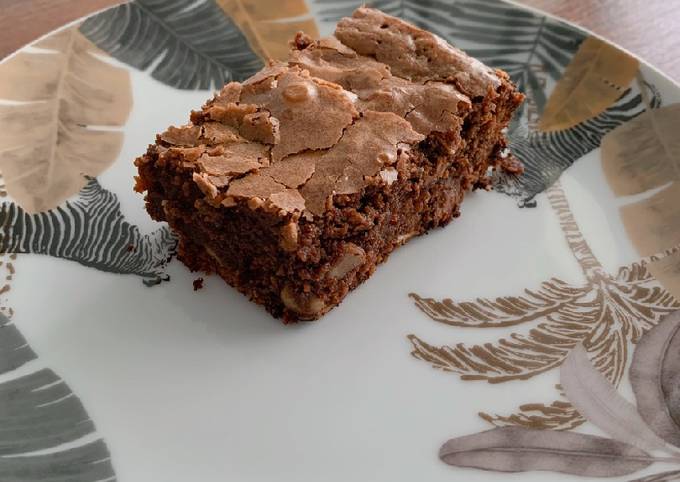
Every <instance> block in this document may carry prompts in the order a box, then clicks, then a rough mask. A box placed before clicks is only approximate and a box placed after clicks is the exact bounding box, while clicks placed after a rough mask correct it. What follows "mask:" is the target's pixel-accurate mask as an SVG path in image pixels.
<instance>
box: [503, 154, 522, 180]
mask: <svg viewBox="0 0 680 482" xmlns="http://www.w3.org/2000/svg"><path fill="white" fill-rule="evenodd" d="M501 169H502V170H503V171H505V172H507V173H508V174H515V175H519V174H522V173H524V165H523V164H522V161H520V160H519V159H517V158H516V157H515V156H513V155H512V154H508V155H507V156H506V157H504V158H503V159H501Z"/></svg>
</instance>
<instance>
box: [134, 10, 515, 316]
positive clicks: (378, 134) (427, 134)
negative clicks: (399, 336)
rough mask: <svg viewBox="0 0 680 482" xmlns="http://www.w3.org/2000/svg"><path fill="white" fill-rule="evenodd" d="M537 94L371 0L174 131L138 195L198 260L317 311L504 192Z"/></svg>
mask: <svg viewBox="0 0 680 482" xmlns="http://www.w3.org/2000/svg"><path fill="white" fill-rule="evenodd" d="M522 99H523V96H522V95H521V94H520V93H518V92H517V91H516V89H515V88H514V86H513V85H512V84H511V83H510V82H509V80H508V77H507V74H505V73H504V72H501V71H495V70H492V69H490V68H488V67H486V66H484V65H483V64H481V63H480V62H478V61H476V60H474V59H472V58H470V57H468V56H467V55H465V54H464V53H463V52H461V51H459V50H457V49H455V48H453V47H451V46H450V45H448V44H446V43H445V42H444V41H443V40H441V39H439V38H438V37H436V36H434V35H432V34H430V33H428V32H425V31H423V30H420V29H418V28H416V27H414V26H412V25H410V24H408V23H405V22H403V21H401V20H398V19H396V18H394V17H390V16H388V15H385V14H383V13H382V12H379V11H377V10H373V9H369V8H359V9H358V10H357V11H355V12H354V14H353V16H352V17H351V18H346V19H343V20H341V21H340V22H339V24H338V27H337V29H336V32H335V36H334V37H330V38H327V39H322V40H319V41H314V40H312V39H310V38H308V37H307V36H305V35H304V34H298V36H297V37H296V38H295V40H294V41H293V44H292V50H291V54H290V59H289V62H288V63H285V64H284V63H272V64H270V65H269V66H268V67H266V68H265V69H263V70H262V71H261V72H259V73H257V74H255V75H254V76H253V77H251V78H250V79H248V80H246V81H245V82H243V83H242V84H241V83H235V82H232V83H230V84H227V85H226V86H225V87H224V88H223V89H222V90H221V91H220V92H219V93H218V94H217V95H216V96H215V97H214V98H213V99H212V100H210V101H209V102H207V103H206V104H205V105H204V106H203V108H202V109H201V110H200V111H196V112H193V113H192V115H191V122H190V123H189V124H187V125H185V126H181V127H171V128H169V129H168V130H167V131H166V132H164V133H163V134H161V135H159V136H158V137H157V140H156V143H155V144H153V145H151V146H149V149H148V150H147V153H146V154H145V155H144V156H142V157H140V158H138V159H137V160H136V161H135V162H136V165H137V167H138V169H139V176H138V178H137V185H136V189H137V190H138V191H140V192H143V191H146V193H147V194H146V205H147V210H148V212H149V213H150V214H151V216H152V217H153V218H154V219H156V220H159V221H167V222H168V223H169V224H170V226H171V227H172V229H173V230H175V231H176V232H177V233H178V234H179V236H180V249H179V258H180V259H181V260H182V261H183V262H184V263H185V264H186V265H187V266H188V267H189V268H190V269H192V270H197V271H205V272H216V273H218V274H219V275H220V276H221V277H222V278H224V280H225V281H226V282H227V283H229V284H230V285H232V286H234V287H235V288H237V289H238V290H239V291H241V292H243V293H244V294H246V295H248V296H249V297H250V298H251V299H252V300H253V301H255V302H256V303H259V304H262V305H264V306H265V307H266V308H267V310H268V311H269V312H270V313H271V314H272V315H274V316H276V317H283V318H284V321H286V322H290V321H296V320H301V319H302V320H311V319H316V318H319V317H320V316H322V315H323V314H324V313H326V312H327V311H328V310H330V309H331V308H333V307H334V306H336V305H337V304H338V303H340V301H342V299H343V298H344V297H345V296H346V295H347V293H348V292H349V291H351V290H352V289H354V288H355V287H356V286H357V285H358V284H360V283H361V282H362V281H364V280H366V279H367V278H368V277H369V276H370V275H371V274H372V273H373V271H374V270H375V268H376V266H377V265H378V264H379V263H381V262H382V261H384V260H385V259H386V258H387V257H388V256H389V254H390V253H391V252H392V251H393V250H394V249H395V248H396V247H397V246H399V245H401V244H403V243H404V242H406V241H407V240H408V239H410V238H411V237H413V236H416V235H419V234H422V233H424V232H426V231H427V230H429V229H431V228H433V227H436V226H441V225H445V224H447V223H448V222H449V221H450V220H451V219H452V218H454V217H456V216H458V215H459V207H460V204H461V202H462V200H463V197H464V194H465V192H467V191H469V190H471V189H473V188H475V187H487V186H488V185H489V171H490V169H494V168H498V167H499V165H500V163H501V161H502V153H503V150H504V148H505V139H504V137H503V134H502V130H503V129H504V128H505V127H506V126H507V123H508V121H509V120H510V118H511V116H512V113H513V112H514V110H515V109H516V108H517V107H518V106H519V104H520V103H521V102H522Z"/></svg>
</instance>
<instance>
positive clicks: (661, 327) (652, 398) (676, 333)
mask: <svg viewBox="0 0 680 482" xmlns="http://www.w3.org/2000/svg"><path fill="white" fill-rule="evenodd" d="M630 382H631V385H632V386H633V391H634V392H635V398H636V400H637V406H638V411H639V412H640V415H642V418H643V419H644V420H645V421H646V422H647V423H648V424H649V426H650V427H651V429H652V430H654V432H655V433H656V434H657V435H658V436H659V437H661V438H662V439H664V440H666V441H667V442H670V443H672V444H673V445H676V446H678V447H680V311H676V312H675V313H673V314H672V315H669V316H667V317H666V318H665V319H664V320H663V321H662V322H661V323H659V324H658V326H656V327H655V328H654V329H652V330H650V331H649V332H648V333H646V334H645V335H644V336H643V337H642V338H641V339H640V342H639V343H638V346H637V348H636V349H635V354H634V356H633V362H632V365H631V367H630Z"/></svg>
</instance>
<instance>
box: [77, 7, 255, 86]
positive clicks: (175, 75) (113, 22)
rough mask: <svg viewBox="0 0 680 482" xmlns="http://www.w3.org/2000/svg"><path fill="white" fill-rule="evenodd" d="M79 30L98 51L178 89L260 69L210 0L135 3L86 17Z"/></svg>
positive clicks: (234, 28) (216, 82) (245, 43)
mask: <svg viewBox="0 0 680 482" xmlns="http://www.w3.org/2000/svg"><path fill="white" fill-rule="evenodd" d="M80 31H81V32H82V33H83V34H84V35H85V36H86V37H87V38H89V39H90V40H91V41H92V42H94V43H95V44H96V45H97V46H99V47H100V48H101V49H103V50H104V51H106V52H107V53H109V54H110V55H112V56H113V57H115V58H117V59H118V60H120V61H121V62H125V63H127V64H129V65H132V66H134V67H136V68H138V69H142V70H147V69H150V70H151V75H152V77H153V78H155V79H156V80H158V81H160V82H163V83H164V84H167V85H169V86H171V87H176V88H178V89H211V88H219V87H221V86H222V85H223V84H225V83H226V82H229V81H231V80H242V79H245V78H247V77H249V76H250V75H252V74H253V73H255V72H257V71H258V70H259V69H260V68H261V67H262V61H261V60H260V59H259V58H258V56H257V55H256V54H255V52H253V50H252V49H251V48H250V46H249V45H248V41H247V40H246V37H245V36H244V35H243V33H242V32H241V30H239V28H238V27H237V26H236V24H235V23H234V22H233V21H232V20H231V19H230V18H229V17H228V16H227V15H226V14H225V12H224V11H223V10H222V9H221V8H220V7H219V6H218V5H217V4H216V3H215V0H203V1H200V2H197V1H195V0H135V1H133V2H131V3H126V4H124V5H121V6H119V7H115V8H112V9H109V10H106V11H104V12H102V13H99V14H97V15H95V16H93V17H90V18H88V19H87V20H86V21H85V22H84V23H83V25H82V26H81V27H80Z"/></svg>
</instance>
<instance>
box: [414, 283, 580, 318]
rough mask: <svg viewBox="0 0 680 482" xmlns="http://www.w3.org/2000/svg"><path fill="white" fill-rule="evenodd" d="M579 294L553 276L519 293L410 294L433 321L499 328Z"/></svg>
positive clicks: (543, 313) (541, 314)
mask: <svg viewBox="0 0 680 482" xmlns="http://www.w3.org/2000/svg"><path fill="white" fill-rule="evenodd" d="M582 295H583V290H582V289H577V288H573V287H572V286H570V285H568V284H567V283H565V282H563V281H561V280H559V279H556V278H553V279H551V280H550V281H547V282H545V283H542V284H541V286H540V287H539V289H538V290H536V291H531V290H524V294H523V295H522V296H509V297H504V298H495V299H487V298H477V299H475V300H474V301H469V302H461V303H456V302H454V301H453V300H451V299H450V298H445V299H443V300H441V301H439V300H435V299H433V298H422V297H421V296H419V295H418V294H416V293H410V294H409V296H410V297H411V298H412V299H413V300H414V301H415V304H416V306H417V307H418V308H420V310H421V311H423V313H425V314H426V315H427V316H429V317H430V318H432V319H433V320H434V321H438V322H440V323H444V324H447V325H451V326H461V327H465V328H494V327H495V328H500V327H504V326H513V325H519V324H522V323H527V322H530V321H534V320H537V319H539V318H541V317H544V316H546V315H547V314H550V313H552V312H555V311H558V310H560V309H561V308H563V307H565V306H568V305H569V304H570V303H573V302H574V301H575V300H577V299H578V298H579V297H581V296H582Z"/></svg>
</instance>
